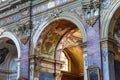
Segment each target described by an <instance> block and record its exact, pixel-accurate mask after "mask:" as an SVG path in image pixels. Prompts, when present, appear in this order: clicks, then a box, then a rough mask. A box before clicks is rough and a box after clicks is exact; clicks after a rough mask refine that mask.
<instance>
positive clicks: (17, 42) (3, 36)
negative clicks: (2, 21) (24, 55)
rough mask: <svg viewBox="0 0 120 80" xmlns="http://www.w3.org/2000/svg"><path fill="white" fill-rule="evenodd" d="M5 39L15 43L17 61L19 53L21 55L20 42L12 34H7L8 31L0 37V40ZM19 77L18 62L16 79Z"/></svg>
mask: <svg viewBox="0 0 120 80" xmlns="http://www.w3.org/2000/svg"><path fill="white" fill-rule="evenodd" d="M5 37H6V38H9V39H11V40H12V41H13V42H14V43H15V45H16V49H17V54H18V59H19V58H20V53H21V52H20V41H19V40H18V39H17V37H16V36H15V35H14V34H13V33H11V32H9V31H5V32H3V33H2V34H1V35H0V38H5ZM19 76H20V62H18V68H17V79H18V78H19Z"/></svg>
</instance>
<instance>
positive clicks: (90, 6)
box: [82, 0, 100, 26]
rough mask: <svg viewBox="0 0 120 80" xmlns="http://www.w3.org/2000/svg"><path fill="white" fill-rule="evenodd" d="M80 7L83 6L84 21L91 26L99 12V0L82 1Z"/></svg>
mask: <svg viewBox="0 0 120 80" xmlns="http://www.w3.org/2000/svg"><path fill="white" fill-rule="evenodd" d="M82 8H83V12H84V18H85V20H86V22H87V23H88V24H89V25H91V26H93V25H94V24H95V23H96V21H97V19H98V17H99V15H100V13H99V8H100V2H99V0H95V1H92V0H90V1H86V2H84V1H82Z"/></svg>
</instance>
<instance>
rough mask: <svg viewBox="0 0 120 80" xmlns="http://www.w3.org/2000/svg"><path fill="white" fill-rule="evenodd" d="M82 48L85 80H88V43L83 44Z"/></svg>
mask: <svg viewBox="0 0 120 80" xmlns="http://www.w3.org/2000/svg"><path fill="white" fill-rule="evenodd" d="M80 46H81V47H82V51H83V58H84V80H88V77H87V68H88V60H87V49H86V43H82V44H81V45H80Z"/></svg>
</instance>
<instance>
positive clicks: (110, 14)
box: [101, 0, 120, 39]
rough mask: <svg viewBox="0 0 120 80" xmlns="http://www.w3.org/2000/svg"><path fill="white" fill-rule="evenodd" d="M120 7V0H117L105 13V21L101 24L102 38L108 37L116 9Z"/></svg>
mask: <svg viewBox="0 0 120 80" xmlns="http://www.w3.org/2000/svg"><path fill="white" fill-rule="evenodd" d="M119 7H120V1H119V0H116V1H115V3H114V4H113V5H111V6H110V7H109V11H108V12H107V13H106V14H105V18H103V21H102V24H101V39H102V38H108V32H109V27H110V26H109V25H110V21H111V19H112V17H113V15H114V13H115V11H116V10H117V9H118V8H119Z"/></svg>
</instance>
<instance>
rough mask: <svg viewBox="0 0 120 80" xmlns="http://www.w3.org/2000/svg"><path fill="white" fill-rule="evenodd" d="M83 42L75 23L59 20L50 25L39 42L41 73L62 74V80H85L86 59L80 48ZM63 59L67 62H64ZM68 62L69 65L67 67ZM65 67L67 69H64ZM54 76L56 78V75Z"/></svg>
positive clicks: (38, 54)
mask: <svg viewBox="0 0 120 80" xmlns="http://www.w3.org/2000/svg"><path fill="white" fill-rule="evenodd" d="M82 41H83V35H82V34H81V32H80V30H79V28H78V27H77V26H76V25H75V24H74V23H73V22H71V21H69V20H66V19H57V20H54V21H53V22H51V23H50V24H48V25H47V26H46V27H45V28H44V29H43V30H42V32H41V34H40V36H39V38H38V40H37V46H36V52H35V53H36V55H37V56H39V57H40V58H41V59H40V61H41V62H38V63H39V64H40V66H41V68H39V69H40V73H46V72H47V73H53V74H62V77H61V79H62V80H64V79H66V80H79V79H80V78H81V79H82V80H83V77H84V59H83V53H82V49H81V47H80V44H81V43H82ZM61 54H63V56H61ZM61 57H64V58H65V59H67V60H66V61H64V60H63V61H62V58H61ZM66 62H67V65H65V63H66ZM64 67H67V68H66V69H62V68H64ZM36 69H38V67H36ZM38 73H39V71H38ZM35 74H36V73H35ZM35 76H38V75H37V74H36V75H35ZM53 76H54V77H56V75H53ZM46 77H47V76H46ZM41 79H43V78H41ZM56 79H60V77H59V78H56Z"/></svg>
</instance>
